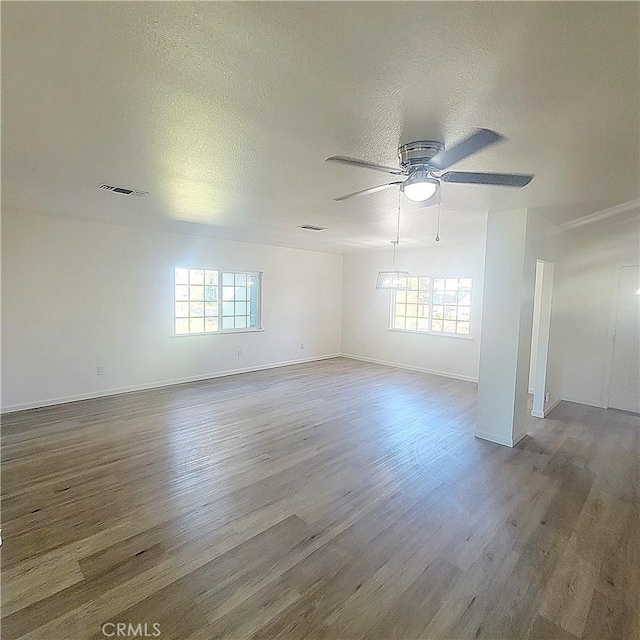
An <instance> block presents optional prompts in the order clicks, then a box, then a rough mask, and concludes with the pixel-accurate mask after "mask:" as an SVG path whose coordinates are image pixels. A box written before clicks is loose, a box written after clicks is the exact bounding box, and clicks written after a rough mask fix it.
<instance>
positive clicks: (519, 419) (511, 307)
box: [476, 209, 561, 446]
mask: <svg viewBox="0 0 640 640" xmlns="http://www.w3.org/2000/svg"><path fill="white" fill-rule="evenodd" d="M557 256H558V229H557V227H555V225H553V224H551V223H550V222H548V221H547V220H545V219H544V218H543V217H541V216H540V215H539V214H537V213H535V212H533V211H528V210H527V209H520V210H514V211H502V212H493V213H490V214H489V217H488V225H487V242H486V261H485V293H484V300H483V308H482V313H483V319H482V321H483V325H482V342H481V352H480V380H479V384H478V408H477V416H476V435H477V436H478V437H481V438H485V439H487V440H491V441H493V442H498V443H500V444H506V445H508V446H513V445H514V444H515V443H517V442H518V441H519V440H520V439H521V438H522V437H523V436H524V435H526V433H527V431H528V430H529V427H530V424H531V416H530V414H529V409H528V399H529V398H528V387H529V374H530V362H531V348H532V345H531V341H532V328H533V307H534V292H535V281H536V263H537V260H539V259H540V260H545V261H548V262H555V260H557ZM551 315H552V318H551V322H553V308H552V314H551ZM549 344H551V336H550V337H549ZM560 361H561V357H560V354H558V353H556V354H555V355H553V356H552V355H551V354H549V357H548V359H547V369H546V374H547V385H546V389H547V391H549V393H550V396H551V397H550V401H551V402H553V403H555V402H557V401H558V398H559V395H560V389H559V388H556V387H555V386H554V385H556V384H557V380H558V374H557V367H558V362H560ZM549 371H553V372H554V373H552V375H551V376H549ZM539 373H540V372H539Z"/></svg>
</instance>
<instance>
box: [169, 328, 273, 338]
mask: <svg viewBox="0 0 640 640" xmlns="http://www.w3.org/2000/svg"><path fill="white" fill-rule="evenodd" d="M223 333H224V334H230V333H264V329H221V330H220V331H205V332H202V333H172V334H171V336H170V337H171V338H191V337H192V336H219V335H220V334H223Z"/></svg>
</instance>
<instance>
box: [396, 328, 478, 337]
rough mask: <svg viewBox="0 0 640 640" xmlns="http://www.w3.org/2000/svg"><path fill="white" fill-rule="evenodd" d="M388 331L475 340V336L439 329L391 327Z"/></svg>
mask: <svg viewBox="0 0 640 640" xmlns="http://www.w3.org/2000/svg"><path fill="white" fill-rule="evenodd" d="M387 331H395V332H396V333H413V334H416V333H417V334H419V335H421V336H436V337H437V338H456V339H457V340H474V339H475V338H474V337H473V336H470V335H469V336H465V335H464V334H461V333H440V332H439V331H417V330H416V329H392V328H391V327H390V328H388V329H387Z"/></svg>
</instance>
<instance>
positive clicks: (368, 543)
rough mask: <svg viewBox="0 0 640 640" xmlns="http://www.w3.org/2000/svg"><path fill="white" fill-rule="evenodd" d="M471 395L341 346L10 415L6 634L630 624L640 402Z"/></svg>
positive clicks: (429, 633) (637, 589)
mask: <svg viewBox="0 0 640 640" xmlns="http://www.w3.org/2000/svg"><path fill="white" fill-rule="evenodd" d="M475 401H476V387H475V385H473V384H471V383H468V382H461V381H458V380H451V379H447V378H442V377H436V376H430V375H426V374H422V373H417V372H411V371H403V370H399V369H393V368H388V367H383V366H379V365H375V364H370V363H362V362H354V361H352V360H346V359H342V358H336V359H333V360H327V361H323V362H317V363H309V364H303V365H295V366H291V367H285V368H281V369H277V370H268V371H262V372H256V373H249V374H242V375H238V376H230V377H228V378H220V379H216V380H208V381H201V382H196V383H192V384H185V385H177V386H175V387H167V388H163V389H153V390H149V391H144V392H135V393H129V394H123V395H120V396H113V397H107V398H101V399H96V400H86V401H82V402H77V403H70V404H67V405H60V406H56V407H48V408H43V409H35V410H29V411H23V412H19V413H15V414H9V415H6V416H3V425H2V427H3V429H2V461H3V464H2V489H3V540H4V545H3V547H2V550H1V554H2V569H3V571H2V635H3V640H5V639H17V638H22V639H27V638H29V639H31V640H58V639H62V638H65V639H67V638H74V639H76V638H78V639H84V638H102V637H105V636H104V634H103V633H102V630H101V625H102V624H104V623H107V624H110V623H113V624H116V623H126V624H129V623H130V624H132V625H134V627H135V625H137V624H144V623H146V624H147V625H148V627H149V628H151V626H150V625H152V624H153V623H157V624H159V625H160V630H161V635H160V638H180V639H185V638H189V639H190V640H209V639H210V638H229V639H231V640H236V639H237V638H262V639H268V640H271V639H272V638H279V637H287V638H295V639H297V638H300V639H301V638H340V639H342V638H345V639H351V638H353V639H355V638H368V639H374V640H376V639H378V638H380V640H387V639H388V638H396V639H397V640H412V639H414V638H416V639H417V638H426V639H429V640H432V639H434V638H438V639H442V640H445V639H463V638H476V637H479V638H482V637H486V638H505V639H511V638H514V639H515V638H518V639H520V638H530V639H538V640H543V639H546V638H557V639H558V640H561V639H563V638H566V639H571V638H574V639H575V638H599V639H600V640H604V639H611V640H623V639H627V638H628V639H632V638H636V637H637V633H638V630H639V625H640V613H639V601H640V583H639V575H640V567H639V563H638V548H639V545H640V539H639V535H640V534H639V529H640V528H639V526H638V523H639V509H638V507H639V505H638V497H639V495H640V493H639V490H638V485H639V484H640V478H639V474H640V456H639V455H638V448H639V447H640V424H639V421H638V416H634V415H633V414H628V413H625V412H621V411H615V410H602V409H596V408H593V407H584V406H581V405H575V404H571V403H562V404H561V405H560V406H558V407H557V408H556V409H555V410H554V411H553V412H552V414H551V416H550V418H549V419H548V420H545V421H539V422H538V421H536V423H535V424H534V428H533V430H532V432H531V433H530V434H529V436H528V437H527V438H525V439H524V440H522V441H521V442H520V443H519V444H518V446H517V447H515V448H514V449H509V448H506V447H500V446H498V445H494V444H492V443H489V442H486V441H482V440H477V439H476V438H474V437H473V429H474V420H475Z"/></svg>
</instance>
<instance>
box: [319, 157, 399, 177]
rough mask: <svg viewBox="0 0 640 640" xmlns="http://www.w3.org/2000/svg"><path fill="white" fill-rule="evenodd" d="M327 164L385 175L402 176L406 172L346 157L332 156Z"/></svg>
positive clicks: (327, 160)
mask: <svg viewBox="0 0 640 640" xmlns="http://www.w3.org/2000/svg"><path fill="white" fill-rule="evenodd" d="M325 162H336V163H338V164H348V165H350V166H352V167H360V168H361V169H373V170H374V171H382V172H383V173H391V174H392V175H394V176H401V175H403V174H404V172H403V171H402V170H401V169H394V168H393V167H385V166H384V165H382V164H374V163H373V162H365V161H364V160H358V159H357V158H347V157H346V156H331V157H330V158H327V159H326V160H325Z"/></svg>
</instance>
